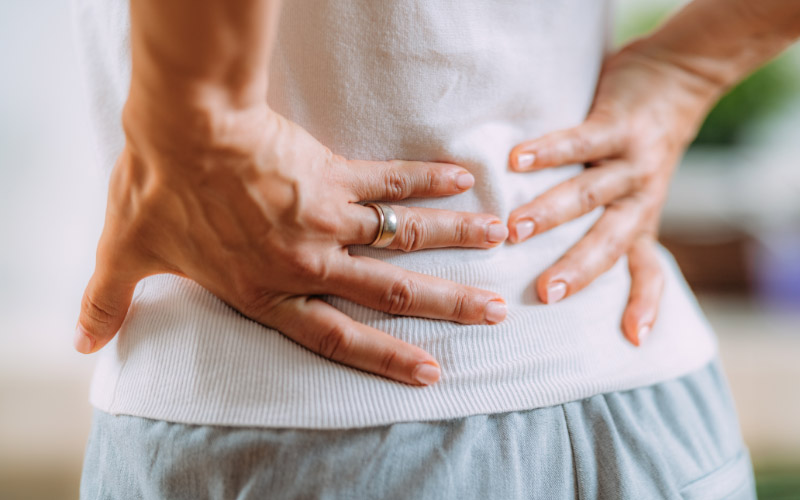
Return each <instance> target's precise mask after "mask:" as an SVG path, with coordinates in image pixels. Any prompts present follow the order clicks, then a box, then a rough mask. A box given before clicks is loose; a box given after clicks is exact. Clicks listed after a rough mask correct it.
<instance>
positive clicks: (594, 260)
mask: <svg viewBox="0 0 800 500" xmlns="http://www.w3.org/2000/svg"><path fill="white" fill-rule="evenodd" d="M708 95H709V93H708V91H707V90H706V88H705V87H703V86H702V85H701V84H700V82H699V81H698V79H697V78H696V77H694V76H693V75H690V74H688V73H686V72H685V71H683V70H682V69H680V68H678V67H676V66H674V65H671V64H669V63H667V62H664V61H660V60H658V59H657V58H654V57H651V56H649V55H646V54H645V53H643V52H641V51H639V44H637V43H634V44H632V45H629V46H628V47H626V48H625V49H623V50H621V51H620V52H619V53H617V54H616V55H614V56H612V57H611V58H610V59H608V60H607V61H606V64H605V65H604V69H603V72H602V74H601V77H600V81H599V85H598V90H597V94H596V96H595V100H594V103H593V105H592V108H591V111H590V112H589V115H588V116H587V118H586V120H585V121H584V122H583V123H582V124H580V125H578V126H577V127H574V128H571V129H567V130H562V131H558V132H554V133H551V134H547V135H545V136H543V137H540V138H537V139H533V140H530V141H526V142H523V143H521V144H518V145H517V146H515V147H514V148H513V150H512V151H511V153H510V165H511V168H512V169H513V170H515V171H517V172H529V171H534V170H537V169H541V168H548V167H555V166H559V165H566V164H574V163H587V164H588V165H587V168H586V170H585V171H584V172H582V173H581V174H580V175H578V176H577V177H574V178H572V179H569V180H567V181H565V182H563V183H561V184H559V185H557V186H555V187H553V188H552V189H550V190H548V191H547V192H545V193H543V194H542V195H540V196H538V197H537V198H536V199H534V200H533V201H531V202H530V203H528V204H526V205H523V206H520V207H518V208H517V209H515V210H514V211H513V212H511V214H510V216H509V220H508V227H509V230H510V236H509V241H511V242H521V241H524V240H526V239H527V238H530V237H531V236H534V235H537V234H540V233H543V232H545V231H547V230H549V229H552V228H553V227H556V226H558V225H560V224H563V223H564V222H567V221H570V220H572V219H575V218H576V217H579V216H581V215H583V214H586V213H588V212H590V211H592V210H594V209H595V208H597V207H604V208H605V210H604V213H603V215H602V216H601V217H600V219H599V220H598V221H597V222H596V223H595V225H594V226H593V227H592V228H591V229H590V230H589V232H588V233H587V234H586V235H585V236H584V237H583V238H582V239H581V240H580V241H579V242H578V243H577V244H575V246H573V247H572V248H571V249H570V250H569V251H568V252H567V253H566V254H565V255H564V256H563V257H561V259H559V260H558V261H557V262H556V263H555V264H554V265H553V266H552V267H550V268H549V269H547V270H546V271H545V272H544V273H542V275H541V276H539V278H538V280H537V282H536V290H537V293H538V295H539V297H540V299H541V300H542V301H543V302H545V303H548V304H551V303H553V302H557V301H559V300H561V299H563V298H564V297H567V296H569V295H571V294H574V293H576V292H578V291H579V290H581V289H582V288H584V287H585V286H587V285H588V284H590V283H591V282H592V281H594V279H595V278H597V277H598V276H599V275H601V274H602V273H603V272H605V271H607V270H608V269H609V268H611V266H613V265H614V263H615V262H617V260H618V259H619V258H620V257H621V256H622V255H626V254H627V256H628V265H629V269H630V275H631V290H630V298H629V301H628V304H627V307H626V309H625V312H624V315H623V319H622V330H623V333H624V335H625V337H626V338H627V339H628V340H630V341H631V342H632V343H633V344H635V345H637V346H638V345H640V342H642V341H643V340H644V337H645V336H646V335H647V334H648V333H649V331H650V329H651V327H652V325H653V323H654V321H655V319H656V315H657V313H658V304H659V300H660V296H661V289H662V286H663V275H662V271H661V269H660V266H659V261H658V256H657V250H656V233H657V229H658V221H659V217H660V213H661V209H662V206H663V204H664V201H665V199H666V195H667V190H668V186H669V180H670V177H671V176H672V172H673V170H674V168H675V165H676V164H677V163H678V161H679V159H680V157H681V155H682V154H683V151H684V149H685V148H686V146H687V145H688V143H689V141H690V140H691V138H692V137H694V135H695V134H696V131H697V129H698V127H699V124H700V120H701V118H702V116H704V112H705V110H706V109H707V106H708V100H709V99H708V97H707V96H708Z"/></svg>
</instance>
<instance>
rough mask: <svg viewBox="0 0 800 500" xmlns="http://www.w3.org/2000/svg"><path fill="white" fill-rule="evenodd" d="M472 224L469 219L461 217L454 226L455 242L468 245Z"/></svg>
mask: <svg viewBox="0 0 800 500" xmlns="http://www.w3.org/2000/svg"><path fill="white" fill-rule="evenodd" d="M470 229H471V225H470V223H469V221H468V220H466V219H460V220H459V221H458V222H456V224H455V226H454V227H453V243H455V244H457V245H466V244H467V243H469V241H470V234H471V231H470Z"/></svg>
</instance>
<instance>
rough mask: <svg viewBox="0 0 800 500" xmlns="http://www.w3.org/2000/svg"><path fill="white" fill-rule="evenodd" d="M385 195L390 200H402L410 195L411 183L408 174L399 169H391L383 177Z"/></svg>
mask: <svg viewBox="0 0 800 500" xmlns="http://www.w3.org/2000/svg"><path fill="white" fill-rule="evenodd" d="M383 182H384V192H385V197H386V199H388V200H402V199H403V198H406V197H408V194H409V192H410V190H411V183H410V181H409V179H408V177H407V176H405V175H403V174H402V173H401V172H398V171H397V170H390V171H389V172H388V173H387V174H386V176H385V177H384V178H383Z"/></svg>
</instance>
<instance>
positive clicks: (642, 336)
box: [636, 325, 650, 345]
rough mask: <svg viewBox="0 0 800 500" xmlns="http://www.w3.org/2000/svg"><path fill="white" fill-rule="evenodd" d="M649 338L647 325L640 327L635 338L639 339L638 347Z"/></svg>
mask: <svg viewBox="0 0 800 500" xmlns="http://www.w3.org/2000/svg"><path fill="white" fill-rule="evenodd" d="M649 336H650V327H649V326H648V325H642V326H640V327H639V331H638V332H637V333H636V337H637V338H638V339H639V345H642V343H643V342H644V341H645V340H647V337H649Z"/></svg>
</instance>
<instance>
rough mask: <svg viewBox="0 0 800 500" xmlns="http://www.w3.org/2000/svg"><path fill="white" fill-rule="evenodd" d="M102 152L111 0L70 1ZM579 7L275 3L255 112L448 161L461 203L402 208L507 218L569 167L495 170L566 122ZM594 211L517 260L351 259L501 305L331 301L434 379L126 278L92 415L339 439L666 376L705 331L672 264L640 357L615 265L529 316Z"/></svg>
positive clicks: (580, 64) (125, 67)
mask: <svg viewBox="0 0 800 500" xmlns="http://www.w3.org/2000/svg"><path fill="white" fill-rule="evenodd" d="M76 2H77V9H76V14H77V16H78V21H79V25H80V29H81V31H80V33H81V34H82V38H81V40H82V42H83V46H84V48H85V52H86V54H87V58H86V62H87V66H88V68H89V71H90V72H89V74H90V78H91V81H90V86H91V90H92V94H93V97H94V102H95V104H96V106H95V112H96V115H97V123H98V124H99V125H100V127H99V128H98V132H99V133H100V140H101V150H102V153H103V157H104V161H105V162H106V165H108V166H109V168H110V166H111V165H112V164H113V160H114V158H115V156H116V155H117V154H118V152H119V148H120V147H121V144H122V132H121V129H120V126H119V113H120V110H121V107H122V104H123V102H124V98H125V94H126V90H127V78H128V75H129V74H130V67H129V64H130V63H129V61H128V49H127V28H126V27H127V25H128V24H127V4H126V3H125V2H124V1H123V0H113V1H111V0H76ZM608 18H609V12H608V5H607V4H606V3H605V2H599V1H596V0H583V1H579V0H569V1H559V2H547V1H529V0H525V1H523V0H514V1H504V2H482V1H477V0H430V1H428V0H426V1H412V0H395V1H391V2H389V1H380V2H376V1H371V0H291V1H286V2H284V8H283V12H282V17H281V20H280V31H279V34H278V40H277V42H278V43H277V48H276V51H275V53H274V55H273V59H272V64H271V68H270V89H269V95H268V102H269V103H270V105H271V106H272V107H273V108H274V109H275V110H277V111H278V112H280V113H281V114H283V115H285V116H287V117H288V118H290V119H292V120H294V121H296V122H298V123H299V124H301V125H302V126H304V127H305V128H306V129H307V130H309V131H310V132H311V133H312V134H313V135H314V136H315V137H317V138H318V139H319V140H320V141H321V142H322V143H323V144H325V145H327V146H329V147H330V148H331V149H332V150H333V151H334V152H336V153H339V154H342V155H344V156H346V157H348V158H353V159H355V158H360V159H392V158H399V159H415V160H437V161H449V162H454V163H458V164H460V165H463V166H464V167H466V168H468V169H469V170H470V171H471V172H472V173H473V174H474V175H475V178H476V185H475V187H474V188H473V189H472V190H470V191H469V192H468V193H464V194H461V195H458V196H453V197H447V198H438V199H431V200H428V199H426V200H410V201H407V202H404V204H406V205H416V206H428V207H436V208H448V209H453V210H464V211H476V212H490V213H494V214H497V215H498V216H500V217H501V218H502V219H506V218H507V216H508V214H509V212H510V211H511V210H512V209H514V208H515V207H517V206H518V205H520V204H522V203H524V202H527V201H529V200H531V199H532V198H533V197H534V196H536V195H537V194H539V193H542V192H543V191H545V190H547V189H548V188H550V187H552V186H554V185H555V184H557V183H558V182H561V181H563V180H565V179H567V178H569V177H572V176H574V175H576V174H577V173H579V172H580V170H581V168H582V167H580V166H570V167H559V168H553V169H548V170H545V171H541V172H537V173H526V174H519V173H511V172H509V171H508V169H507V155H508V152H509V151H510V149H511V147H513V146H514V145H515V144H517V143H518V142H520V141H522V140H525V139H529V138H533V137H536V136H538V135H540V134H542V133H545V132H548V131H551V130H555V129H558V128H563V127H567V126H572V125H575V124H578V123H580V122H581V121H582V119H583V118H584V116H585V114H586V112H587V110H588V107H589V105H590V103H591V100H592V95H593V91H594V86H595V83H596V80H597V76H598V72H599V68H600V64H601V60H602V57H603V55H604V52H605V49H606V46H607V43H606V40H607V34H608V26H609V23H608ZM599 215H600V212H599V211H596V212H594V213H592V214H589V215H587V216H584V217H581V218H580V219H578V220H576V221H573V222H570V223H567V224H564V225H562V226H560V227H558V228H556V229H554V230H552V231H549V232H547V233H545V234H543V235H540V236H536V237H535V238H533V239H531V240H529V241H527V242H525V243H523V244H519V245H502V246H501V247H499V248H496V249H492V250H462V249H444V250H427V251H420V252H415V253H409V254H404V253H401V252H393V251H387V250H379V249H372V248H369V247H365V246H359V247H352V249H351V253H354V254H355V253H357V254H360V255H366V256H370V257H373V258H376V259H381V260H385V261H388V262H390V263H392V264H396V265H398V266H402V267H404V268H407V269H412V270H415V271H419V272H423V273H427V274H431V275H435V276H441V277H443V278H447V279H451V280H454V281H458V282H462V283H467V284H470V285H473V286H477V287H481V288H486V289H490V290H495V291H497V292H499V293H501V294H502V295H503V296H504V298H505V299H506V301H507V302H508V306H509V313H508V318H507V319H506V320H505V321H504V322H503V323H501V324H499V325H495V326H464V325H458V324H454V323H450V322H445V321H435V320H427V319H420V318H407V317H399V316H391V315H388V314H384V313H381V312H377V311H374V310H370V309H368V308H365V307H362V306H360V305H357V304H354V303H351V302H348V301H345V300H342V299H339V298H336V297H330V298H328V299H327V300H329V302H330V303H331V304H333V305H335V306H336V307H338V308H340V309H341V310H342V311H344V312H345V313H347V314H348V315H350V316H351V317H353V318H355V319H356V320H358V321H362V322H364V323H367V324H369V325H372V326H374V327H376V328H379V329H381V330H384V331H386V332H389V333H390V334H392V335H394V336H396V337H398V338H400V339H402V340H404V341H407V342H410V343H413V344H416V345H418V346H420V347H422V348H423V349H425V350H427V351H428V352H430V353H431V354H432V355H433V356H435V357H436V359H437V360H438V361H439V362H440V364H441V366H442V379H441V381H440V382H439V383H438V384H435V385H433V386H430V387H425V388H419V387H411V386H407V385H403V384H399V383H395V382H391V381H389V380H386V379H383V378H380V377H377V376H373V375H370V374H367V373H363V372H360V371H358V370H354V369H350V368H347V367H345V366H342V365H339V364H336V363H333V362H330V361H328V360H326V359H323V358H322V357H320V356H317V355H315V354H313V353H311V352H309V351H307V350H305V349H304V348H302V347H300V346H298V345H297V344H295V343H293V342H292V341H290V340H288V339H287V338H286V337H284V336H282V335H281V334H280V333H279V332H277V331H275V330H272V329H270V328H266V327H264V326H262V325H259V324H257V323H255V322H253V321H251V320H249V319H247V318H245V317H243V316H242V315H240V314H239V313H237V312H236V311H234V310H232V309H231V308H229V307H228V306H226V305H225V304H223V303H222V302H221V301H220V300H218V299H217V298H216V297H214V296H213V295H211V294H210V293H209V292H207V291H206V290H204V289H202V288H201V287H199V286H198V285H196V284H195V283H193V282H192V281H189V280H186V279H183V278H178V277H175V276H168V275H163V276H154V277H151V278H148V279H146V280H144V281H143V282H142V283H140V285H139V287H138V289H137V292H136V295H135V299H134V302H133V305H132V306H131V309H130V311H129V314H128V319H127V320H126V322H125V324H124V325H123V327H122V329H121V331H120V333H119V335H118V336H117V340H115V341H114V343H112V344H111V345H109V346H108V347H106V348H105V349H104V350H103V352H102V354H101V355H100V360H99V364H98V367H97V371H96V374H95V377H94V381H93V384H92V390H91V401H92V403H93V404H94V405H95V406H96V407H98V408H100V409H102V410H105V411H107V412H110V413H115V414H117V413H124V414H130V415H138V416H143V417H149V418H155V419H163V420H170V421H176V422H187V423H197V424H226V425H255V426H270V427H302V428H346V427H361V426H372V425H379V424H386V423H391V422H400V421H411V420H438V419H448V418H455V417H460V416H465V415H471V414H479V413H496V412H506V411H513V410H522V409H530V408H537V407H542V406H549V405H554V404H559V403H563V402H566V401H571V400H576V399H580V398H585V397H588V396H592V395H594V394H598V393H603V392H608V391H617V390H625V389H630V388H634V387H638V386H643V385H648V384H652V383H655V382H659V381H663V380H666V379H669V378H672V377H677V376H680V375H683V374H685V373H688V372H689V371H692V370H694V369H697V368H700V367H701V366H702V365H704V364H705V363H706V362H708V361H709V360H710V359H711V358H712V356H713V354H714V352H715V348H716V347H715V340H714V336H713V334H712V332H711V330H710V328H709V326H708V324H707V323H706V321H705V320H704V318H703V316H702V314H701V313H700V311H699V309H698V307H697V305H696V303H695V301H694V299H693V297H692V295H691V292H690V291H689V290H688V288H687V287H686V285H685V283H684V281H683V280H682V278H681V277H680V273H679V271H678V269H677V268H676V267H675V264H674V262H673V261H672V259H671V257H670V256H669V255H668V254H667V253H666V252H664V253H663V259H662V261H663V262H662V264H663V266H664V269H665V270H666V285H665V288H664V295H663V300H662V303H661V309H660V316H659V318H658V321H657V322H656V324H655V327H654V328H653V331H652V334H651V336H650V338H649V339H648V342H646V343H645V345H644V346H643V347H642V348H638V349H637V348H635V347H633V346H631V345H630V344H629V343H628V342H627V341H626V340H625V339H624V338H623V336H622V333H621V331H620V322H621V316H622V311H623V308H624V305H625V303H626V301H627V296H628V287H629V278H628V271H627V264H626V262H625V260H624V259H623V260H621V261H620V262H618V263H617V264H616V265H615V266H614V267H613V268H612V269H611V270H610V271H608V272H607V273H605V274H604V275H603V276H602V277H600V278H599V279H598V280H596V281H595V282H594V283H593V284H592V285H590V286H589V287H588V288H586V289H585V290H583V291H581V292H580V293H578V294H576V295H574V296H572V297H569V298H567V299H565V300H564V301H562V302H560V303H558V304H555V305H550V306H546V305H543V304H541V303H540V302H539V301H538V300H537V298H536V294H535V292H534V290H533V282H534V280H535V278H536V277H537V276H538V275H539V273H541V272H542V271H543V270H544V269H545V268H546V267H547V266H548V265H550V264H552V263H553V262H554V261H555V260H556V259H557V258H558V257H559V256H561V255H562V254H563V253H564V252H565V251H566V250H567V249H568V248H569V247H570V246H571V245H573V244H574V243H575V242H576V241H578V240H579V239H580V237H581V236H582V235H583V234H584V233H585V232H586V230H587V229H588V228H589V227H591V225H592V223H593V221H595V220H596V219H597V217H598V216H599Z"/></svg>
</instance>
